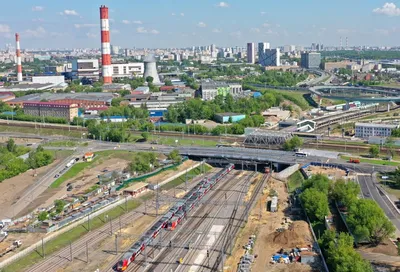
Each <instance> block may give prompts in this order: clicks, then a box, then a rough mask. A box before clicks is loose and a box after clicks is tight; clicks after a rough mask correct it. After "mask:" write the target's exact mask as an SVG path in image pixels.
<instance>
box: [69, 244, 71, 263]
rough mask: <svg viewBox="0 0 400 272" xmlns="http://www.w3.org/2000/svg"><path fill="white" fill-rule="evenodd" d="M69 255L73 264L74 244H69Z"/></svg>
mask: <svg viewBox="0 0 400 272" xmlns="http://www.w3.org/2000/svg"><path fill="white" fill-rule="evenodd" d="M69 255H70V256H71V262H72V243H71V242H70V243H69Z"/></svg>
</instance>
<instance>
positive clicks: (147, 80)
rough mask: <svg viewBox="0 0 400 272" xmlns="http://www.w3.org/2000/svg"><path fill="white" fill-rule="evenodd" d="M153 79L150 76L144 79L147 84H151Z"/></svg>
mask: <svg viewBox="0 0 400 272" xmlns="http://www.w3.org/2000/svg"><path fill="white" fill-rule="evenodd" d="M153 80H154V78H153V77H151V76H148V77H146V82H147V83H153Z"/></svg>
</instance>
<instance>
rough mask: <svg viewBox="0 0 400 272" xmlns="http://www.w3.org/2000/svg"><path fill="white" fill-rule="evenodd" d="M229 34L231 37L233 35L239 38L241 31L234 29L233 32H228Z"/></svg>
mask: <svg viewBox="0 0 400 272" xmlns="http://www.w3.org/2000/svg"><path fill="white" fill-rule="evenodd" d="M230 35H231V36H232V37H235V38H238V39H240V38H241V37H242V32H240V31H235V32H232V33H230Z"/></svg>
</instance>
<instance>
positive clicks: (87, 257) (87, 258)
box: [86, 242, 89, 263]
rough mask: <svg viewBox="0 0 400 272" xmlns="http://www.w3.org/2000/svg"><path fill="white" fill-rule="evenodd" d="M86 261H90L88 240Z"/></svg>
mask: <svg viewBox="0 0 400 272" xmlns="http://www.w3.org/2000/svg"><path fill="white" fill-rule="evenodd" d="M86 263H89V249H88V242H86Z"/></svg>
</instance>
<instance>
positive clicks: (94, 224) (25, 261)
mask: <svg viewBox="0 0 400 272" xmlns="http://www.w3.org/2000/svg"><path fill="white" fill-rule="evenodd" d="M151 196H152V195H151ZM151 196H148V195H147V196H146V198H149V197H151ZM144 199H145V198H139V199H136V200H135V199H133V200H129V201H127V205H126V207H127V210H128V211H132V210H134V209H136V208H137V207H139V206H140V204H141V203H142V201H144ZM123 213H125V205H121V206H117V207H115V208H113V209H111V210H109V211H106V212H104V213H103V214H101V215H99V216H97V217H95V218H93V219H91V220H90V231H94V230H96V229H98V228H100V227H102V226H103V225H105V224H107V223H108V222H109V221H107V220H105V216H106V215H107V216H108V218H109V219H111V220H113V219H115V218H117V217H119V216H121V215H122V214H123ZM87 232H88V224H87V223H85V224H82V225H79V226H77V227H75V228H73V229H71V230H70V231H68V232H66V233H64V234H61V235H59V236H57V237H56V238H54V239H53V240H51V241H49V242H47V243H46V244H45V245H44V252H45V256H48V255H50V254H52V253H54V252H56V251H57V250H60V249H61V248H63V247H65V246H68V245H69V244H70V243H72V242H74V241H76V240H78V239H79V238H80V237H82V236H83V235H85V234H86V233H87ZM39 252H40V254H41V249H39ZM40 254H39V253H38V252H35V251H34V252H32V253H30V254H28V255H27V256H25V257H23V258H21V259H19V260H18V261H16V262H15V263H12V264H11V265H9V266H7V267H6V268H3V270H0V271H1V272H17V271H24V270H25V269H26V268H28V267H29V266H31V265H33V264H35V263H37V262H39V261H40V260H41V259H42V256H41V255H40Z"/></svg>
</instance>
